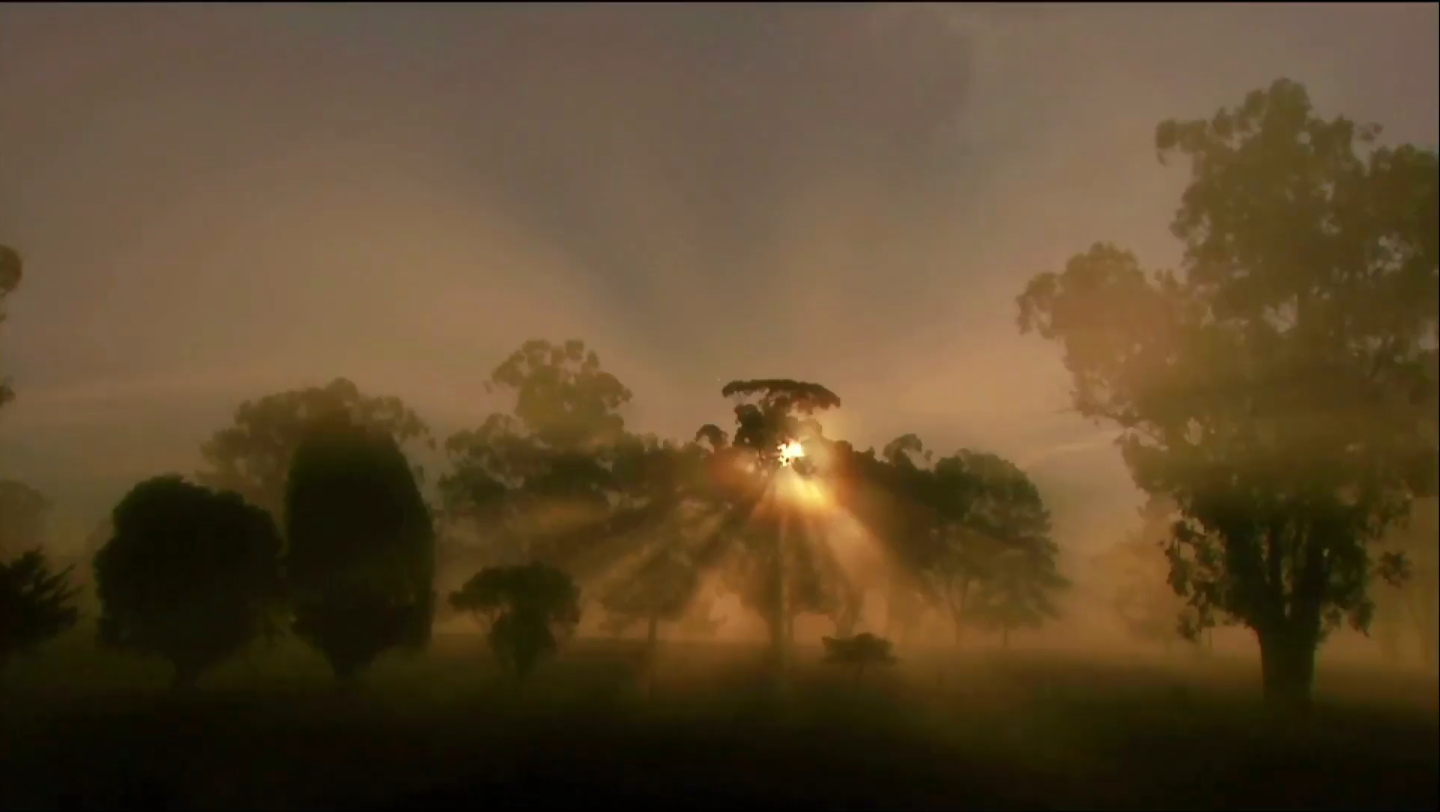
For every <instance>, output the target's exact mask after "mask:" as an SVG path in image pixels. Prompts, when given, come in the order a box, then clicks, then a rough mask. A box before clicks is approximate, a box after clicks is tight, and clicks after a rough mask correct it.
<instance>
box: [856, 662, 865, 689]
mask: <svg viewBox="0 0 1440 812" xmlns="http://www.w3.org/2000/svg"><path fill="white" fill-rule="evenodd" d="M864 676H865V663H863V662H862V663H858V664H856V666H855V684H856V685H859V684H860V680H861V678H863V677H864Z"/></svg>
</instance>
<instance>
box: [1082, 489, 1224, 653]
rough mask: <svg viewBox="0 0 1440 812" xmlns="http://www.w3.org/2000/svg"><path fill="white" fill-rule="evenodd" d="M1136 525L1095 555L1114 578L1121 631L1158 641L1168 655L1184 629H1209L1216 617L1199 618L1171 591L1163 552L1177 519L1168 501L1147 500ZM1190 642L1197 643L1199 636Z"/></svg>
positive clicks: (1114, 601)
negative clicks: (1134, 528) (1138, 524)
mask: <svg viewBox="0 0 1440 812" xmlns="http://www.w3.org/2000/svg"><path fill="white" fill-rule="evenodd" d="M1140 517H1141V525H1140V528H1139V529H1138V530H1137V531H1135V532H1132V533H1130V534H1128V535H1126V536H1125V537H1124V538H1123V539H1121V540H1120V541H1118V542H1116V543H1115V544H1113V545H1111V546H1110V548H1109V549H1107V550H1105V551H1104V552H1103V553H1102V554H1101V555H1100V556H1098V560H1099V563H1101V564H1102V565H1104V566H1105V567H1106V568H1107V570H1108V571H1109V572H1110V574H1111V575H1112V576H1113V578H1114V584H1115V591H1114V593H1113V594H1112V596H1111V608H1112V609H1113V610H1114V611H1115V615H1116V617H1117V619H1119V621H1120V623H1121V625H1122V626H1124V628H1125V630H1126V631H1127V632H1128V633H1129V634H1130V635H1131V636H1132V637H1134V638H1135V639H1136V640H1137V641H1140V642H1144V643H1149V644H1156V645H1160V646H1162V647H1163V648H1164V649H1165V652H1166V653H1167V654H1168V653H1169V652H1170V650H1171V646H1172V645H1173V644H1174V643H1175V642H1176V641H1184V640H1186V636H1185V634H1184V633H1183V632H1184V630H1185V629H1190V628H1193V629H1197V630H1198V629H1203V630H1205V632H1206V634H1207V637H1206V641H1208V640H1209V637H1208V634H1209V633H1210V630H1211V627H1213V626H1214V625H1216V619H1215V618H1213V617H1211V618H1200V617H1197V616H1196V615H1195V610H1194V608H1193V607H1191V606H1190V605H1189V602H1188V601H1186V599H1185V598H1184V597H1182V596H1180V595H1177V594H1176V593H1175V590H1174V588H1172V587H1171V586H1170V583H1169V580H1168V576H1169V572H1170V561H1169V558H1168V556H1167V555H1166V549H1167V548H1168V546H1169V542H1170V534H1171V525H1172V524H1173V523H1174V520H1175V519H1176V518H1177V514H1176V512H1175V507H1174V505H1173V504H1171V503H1169V502H1168V501H1167V500H1163V499H1150V500H1149V501H1148V502H1147V503H1146V504H1145V506H1144V507H1142V508H1141V509H1140ZM1190 642H1196V643H1198V642H1200V641H1199V640H1198V639H1196V640H1191V641H1190Z"/></svg>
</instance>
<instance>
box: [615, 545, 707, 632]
mask: <svg viewBox="0 0 1440 812" xmlns="http://www.w3.org/2000/svg"><path fill="white" fill-rule="evenodd" d="M618 580H619V583H618V584H616V585H614V586H613V587H611V588H610V589H609V590H608V591H606V592H605V594H604V595H603V596H602V597H601V598H600V606H601V607H602V608H603V609H604V610H605V614H606V616H607V617H610V618H614V622H613V623H610V624H607V625H608V626H609V627H610V628H611V629H612V630H616V633H617V634H623V633H624V630H625V629H626V628H628V627H629V626H631V625H633V624H634V623H637V622H643V623H645V624H646V638H645V639H646V643H647V645H648V646H649V647H650V648H651V649H652V650H653V649H654V648H655V646H656V645H657V644H658V642H659V639H660V624H661V623H662V622H667V623H673V622H675V621H678V620H680V618H682V617H683V616H684V615H685V612H686V610H687V609H688V608H689V606H690V602H691V600H693V599H694V597H695V594H696V593H697V592H698V591H699V588H700V574H699V572H698V570H697V569H696V567H695V566H694V564H693V563H692V562H691V561H689V560H688V558H687V556H686V555H685V554H684V551H683V550H681V549H677V547H675V546H665V547H661V548H660V549H659V550H657V551H656V552H654V553H652V554H651V555H650V556H649V559H648V560H645V561H642V562H641V563H640V565H639V566H638V567H636V568H635V569H634V570H633V571H631V572H627V573H624V574H623V575H622V576H621V577H620V578H619V579H618Z"/></svg>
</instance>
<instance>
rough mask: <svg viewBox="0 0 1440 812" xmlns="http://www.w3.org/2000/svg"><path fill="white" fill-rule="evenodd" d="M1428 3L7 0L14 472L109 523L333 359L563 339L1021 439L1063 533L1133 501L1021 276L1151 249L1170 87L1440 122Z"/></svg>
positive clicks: (447, 410) (700, 378) (688, 403)
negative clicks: (24, 1) (1273, 91)
mask: <svg viewBox="0 0 1440 812" xmlns="http://www.w3.org/2000/svg"><path fill="white" fill-rule="evenodd" d="M1436 8H1437V7H1436V6H1435V5H1434V4H1427V5H1420V4H1416V5H1408V6H1407V5H1390V4H1383V3H1367V4H1363V5H1361V4H1355V5H1347V4H1323V5H1321V4H1316V5H1307V4H1286V5H1271V6H1258V5H1245V4H1223V5H1222V4H1216V5H1179V4H1173V5H1172V4H1165V5H1156V6H1146V5H1131V4H1123V5H1120V4H1117V5H1089V6H1086V5H1069V4H1056V5H1048V4H1036V5H1028V6H1018V5H1017V6H1013V7H1011V6H1005V5H998V4H997V5H994V6H990V5H985V4H981V5H977V6H967V7H963V8H962V7H959V6H953V7H952V6H947V5H944V4H920V5H914V6H906V5H900V4H884V5H878V6H849V7H843V8H840V7H832V6H813V7H808V6H796V7H782V6H772V5H764V6H744V5H734V6H732V5H725V6H715V7H701V6H688V7H683V6H669V7H664V6H655V7H646V6H641V5H637V6H630V7H624V6H600V5H598V4H597V5H595V6H590V7H583V6H577V7H571V8H558V7H551V8H530V9H525V8H523V7H508V8H507V7H503V6H478V5H477V6H462V5H435V6H429V5H425V4H414V3H411V4H403V5H400V4H397V5H393V6H378V5H359V4H356V5H341V4H336V5H314V6H305V5H243V4H236V5H228V6H226V5H213V6H211V5H178V4H177V5H165V6H161V5H156V6H132V7H126V6H108V7H107V6H91V7H79V6H60V5H53V6H52V5H48V4H34V5H21V4H5V5H3V6H0V110H3V111H4V112H3V114H0V240H3V241H4V242H6V243H8V244H11V245H14V246H15V247H17V248H18V249H19V250H20V251H21V252H22V254H23V255H24V256H25V258H26V260H27V267H26V278H25V280H24V283H23V285H22V287H21V289H20V290H19V291H18V292H17V293H16V294H15V295H14V296H13V297H12V299H11V302H10V305H9V310H10V314H11V317H10V319H9V320H8V321H7V323H6V324H5V326H4V328H3V330H4V338H3V341H0V370H3V371H4V372H5V373H6V374H8V375H10V376H11V377H12V378H13V381H14V385H15V387H16V390H17V393H18V399H17V400H16V401H15V403H14V404H13V406H12V407H10V408H7V410H6V413H5V417H4V419H3V421H0V474H3V475H8V476H18V477H21V478H24V479H27V480H28V481H31V482H33V483H34V484H36V485H39V486H40V487H42V488H43V489H45V490H46V491H48V492H49V493H51V494H52V495H53V496H54V498H55V500H56V501H57V503H58V504H59V506H60V507H61V508H62V509H64V510H68V511H69V512H70V514H71V515H72V516H79V517H80V518H79V521H83V522H91V521H93V520H94V519H96V518H98V517H99V515H100V513H101V512H103V511H104V510H105V509H106V508H107V506H108V504H109V503H110V502H112V501H113V500H114V499H115V498H118V496H119V495H120V493H121V492H122V491H123V490H124V488H125V487H127V486H128V485H129V484H130V483H132V482H134V481H135V480H137V479H139V478H143V477H145V476H149V475H152V474H155V473H160V472H163V471H167V470H179V471H185V472H188V471H191V470H193V469H194V468H195V467H196V466H197V465H198V455H197V452H196V449H197V447H198V445H199V443H200V442H201V441H202V440H203V439H204V438H205V437H206V436H207V435H208V434H209V433H210V432H211V431H212V430H214V429H215V428H218V427H219V426H221V425H223V424H224V423H225V422H227V420H228V418H229V414H230V412H231V410H232V409H233V407H234V406H235V405H236V404H237V403H238V402H239V401H241V400H243V399H245V398H247V397H252V396H257V395H261V394H265V393H268V392H271V391H276V390H280V389H285V388H290V387H294V386H297V385H301V384H307V383H324V382H326V381H328V380H329V379H330V378H333V377H335V376H336V375H347V376H349V377H351V378H353V379H354V380H355V381H356V382H357V383H359V384H360V385H361V387H362V388H364V389H366V390H369V391H373V392H377V393H394V394H399V395H401V396H403V397H404V398H406V399H407V400H408V401H410V402H411V404H412V405H413V406H415V407H416V408H417V409H418V410H419V411H420V412H421V413H422V414H424V415H425V416H426V417H428V418H429V419H430V421H431V422H432V424H434V426H435V427H436V429H437V430H438V431H439V432H441V433H442V434H443V433H447V432H448V431H451V430H454V429H456V428H460V427H463V426H465V425H467V424H471V423H476V422H478V421H479V420H480V419H481V418H482V417H483V415H484V414H485V413H487V412H488V411H489V410H490V408H491V404H489V403H487V402H485V400H484V397H483V394H482V387H481V385H482V382H483V380H484V378H485V377H486V376H487V375H488V373H489V371H490V369H491V368H492V367H493V366H494V365H495V364H496V363H497V362H498V361H499V360H500V359H501V358H502V357H503V356H504V355H506V354H507V353H508V352H509V351H510V350H511V349H513V348H514V347H515V346H517V345H518V344H519V343H520V342H521V341H523V340H525V339H527V338H531V337H549V338H553V339H563V338H568V337H572V336H574V337H581V338H584V339H586V340H587V341H588V342H590V343H591V344H592V346H594V347H595V348H596V349H597V350H598V351H599V352H600V353H601V356H602V358H603V360H604V361H605V363H606V365H607V366H608V367H609V368H611V369H612V370H613V371H615V372H616V373H618V374H619V375H620V376H621V377H622V379H623V380H625V381H626V382H627V383H628V384H629V385H630V386H631V388H632V389H633V390H634V391H635V393H636V403H635V406H634V408H633V410H632V415H631V421H632V425H634V426H636V427H638V428H642V429H651V430H656V431H660V432H663V433H668V434H671V435H676V436H688V435H689V434H690V433H691V432H693V430H694V427H695V426H697V425H698V424H700V423H703V422H708V421H714V420H724V419H725V418H726V417H727V416H728V414H727V411H726V410H727V404H726V402H725V401H723V400H722V399H721V398H720V397H719V388H720V386H721V385H722V384H723V383H724V382H725V381H728V380H730V379H732V378H741V377H793V378H802V379H807V380H813V381H818V382H821V383H824V384H825V385H827V386H829V387H830V388H831V389H833V390H835V391H836V392H837V393H839V394H840V396H841V397H842V399H843V400H844V402H845V408H844V410H843V412H842V413H841V414H840V415H839V416H838V417H837V418H836V419H835V420H833V421H831V430H832V432H833V433H838V434H841V435H845V436H848V437H851V438H854V439H856V440H857V441H858V442H859V443H861V444H868V443H877V444H879V443H883V442H884V441H885V440H887V439H888V438H890V437H892V436H894V435H897V434H900V433H903V432H908V431H914V432H916V433H918V434H920V435H921V436H922V437H923V438H925V439H926V440H927V441H928V442H929V443H930V444H931V445H932V446H934V447H936V448H937V449H938V450H940V451H947V452H948V451H950V450H952V449H954V448H956V447H959V446H961V445H969V446H974V447H980V448H986V449H990V450H995V451H998V452H1001V453H1004V454H1006V455H1008V456H1011V457H1012V458H1014V459H1015V460H1016V461H1018V462H1020V463H1022V464H1026V465H1030V466H1031V467H1032V469H1033V470H1034V471H1035V472H1036V475H1037V477H1039V478H1041V480H1042V485H1043V486H1044V487H1045V488H1046V492H1047V495H1048V496H1050V497H1051V498H1052V500H1053V501H1055V502H1056V503H1057V505H1059V506H1062V507H1061V509H1059V511H1058V512H1059V515H1057V518H1058V519H1061V520H1063V521H1065V522H1068V523H1069V524H1068V525H1065V526H1062V527H1060V528H1059V529H1060V531H1061V533H1060V535H1061V538H1062V540H1063V539H1064V538H1065V537H1066V536H1067V535H1070V536H1079V535H1084V533H1085V530H1084V529H1085V528H1087V527H1091V526H1095V525H1097V524H1104V523H1107V522H1110V521H1111V520H1113V519H1115V517H1116V516H1117V514H1119V516H1120V519H1121V520H1128V514H1125V513H1124V511H1125V510H1126V505H1127V504H1128V503H1129V500H1130V499H1131V496H1130V495H1128V494H1127V493H1126V492H1125V488H1126V486H1125V477H1124V473H1123V470H1122V469H1121V468H1120V466H1119V463H1118V458H1117V455H1116V454H1115V452H1114V451H1113V450H1112V449H1110V448H1109V447H1108V446H1107V445H1106V444H1105V442H1104V438H1103V436H1097V435H1096V433H1095V430H1094V429H1093V428H1091V427H1088V426H1087V425H1086V424H1084V423H1083V422H1080V421H1079V420H1078V419H1077V418H1075V417H1074V416H1073V415H1067V414H1066V413H1065V407H1066V405H1067V398H1066V391H1067V381H1066V378H1065V375H1064V372H1063V370H1062V368H1061V366H1060V364H1059V360H1058V354H1057V353H1056V351H1055V350H1054V349H1053V348H1051V347H1048V346H1046V345H1044V344H1043V343H1041V342H1040V341H1039V340H1038V339H1034V338H1024V337H1021V336H1019V335H1018V333H1017V332H1016V330H1015V327H1014V306H1013V297H1014V296H1015V295H1016V294H1017V293H1018V292H1019V290H1020V289H1021V287H1022V286H1023V284H1024V282H1025V281H1026V279H1028V278H1029V277H1030V276H1031V275H1033V274H1035V273H1038V272H1042V271H1047V270H1057V269H1059V268H1060V266H1061V265H1062V263H1063V262H1064V260H1065V259H1066V258H1067V257H1068V256H1069V255H1071V254H1073V253H1075V252H1077V251H1080V250H1083V249H1085V248H1086V247H1088V245H1089V244H1090V243H1091V242H1093V241H1095V240H1100V239H1112V240H1116V241H1118V242H1121V243H1124V244H1127V245H1129V246H1132V247H1134V248H1135V249H1137V250H1138V251H1140V252H1141V255H1142V258H1144V259H1145V260H1147V261H1149V262H1154V263H1162V262H1170V261H1173V258H1174V255H1175V247H1174V244H1173V240H1171V238H1170V237H1169V235H1168V233H1167V231H1166V223H1167V221H1168V218H1169V216H1170V214H1171V212H1172V211H1173V209H1174V207H1175V204H1176V202H1177V197H1176V195H1177V193H1178V191H1179V189H1180V188H1181V185H1182V184H1183V181H1184V176H1183V172H1182V171H1180V170H1173V169H1172V170H1167V169H1164V168H1162V167H1160V166H1159V165H1158V164H1157V162H1156V160H1155V156H1154V151H1153V148H1152V142H1151V139H1152V134H1153V128H1154V125H1155V123H1156V122H1158V121H1159V120H1161V119H1163V118H1166V117H1170V116H1182V117H1190V116H1197V115H1206V114H1209V113H1211V112H1213V111H1214V110H1215V109H1216V108H1218V107H1219V106H1221V105H1225V104H1230V103H1234V102H1236V101H1238V100H1239V99H1240V98H1241V97H1242V96H1243V95H1244V93H1245V92H1247V91H1249V90H1251V89H1254V88H1257V87H1261V86H1264V85H1267V84H1268V83H1269V82H1270V81H1272V80H1273V79H1275V78H1277V77H1279V76H1282V75H1283V76H1288V77H1291V78H1294V79H1297V80H1299V81H1302V82H1304V83H1305V84H1306V85H1307V86H1308V87H1309V89H1310V91H1311V94H1312V97H1313V98H1314V100H1315V102H1316V104H1317V106H1319V107H1320V108H1321V110H1322V112H1326V113H1335V112H1343V113H1346V114H1348V115H1351V116H1354V117H1357V118H1361V119H1369V120H1375V121H1379V122H1381V123H1382V124H1385V125H1386V127H1387V132H1388V134H1389V135H1390V136H1391V137H1392V138H1394V139H1397V140H1407V141H1419V142H1422V143H1425V144H1434V143H1435V142H1436V130H1437V124H1436V122H1437V119H1440V113H1437V97H1440V90H1437V78H1436V77H1437V74H1440V59H1437V44H1436V43H1437V35H1436V31H1437V13H1436ZM1066 511H1068V512H1066Z"/></svg>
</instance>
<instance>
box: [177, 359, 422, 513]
mask: <svg viewBox="0 0 1440 812" xmlns="http://www.w3.org/2000/svg"><path fill="white" fill-rule="evenodd" d="M339 414H343V415H347V416H348V417H349V418H350V419H351V420H353V421H355V422H356V423H358V424H360V425H365V426H369V427H372V428H374V429H376V430H378V431H381V432H384V433H386V434H388V435H390V436H391V437H392V438H394V440H395V442H396V443H398V444H400V445H402V446H403V445H404V444H406V443H409V442H412V441H413V442H416V443H420V444H425V445H428V446H430V447H433V446H434V443H433V441H432V440H431V439H430V431H429V429H428V428H427V427H426V426H425V423H424V422H423V421H422V420H421V419H420V416H419V415H417V414H416V413H415V412H414V411H413V410H411V409H410V407H408V406H406V405H405V403H404V402H403V401H401V400H400V399H399V398H397V397H373V396H369V395H365V394H364V393H362V392H361V391H360V389H359V387H357V386H356V385H355V384H354V383H352V382H351V381H349V380H348V379H346V378H336V379H335V380H333V381H331V382H330V383H329V384H328V385H326V386H323V387H318V386H312V387H306V388H303V389H296V390H293V391H289V392H279V393H276V394H272V395H266V396H265V397H262V398H259V399H258V400H247V401H245V402H244V403H242V404H240V406H239V408H237V409H236V410H235V422H234V425H232V426H230V427H228V428H225V429H221V430H220V431H217V432H215V434H214V435H213V436H212V437H211V438H210V439H209V440H208V441H207V442H206V443H205V444H204V446H202V448H201V455H202V456H203V457H204V458H205V462H206V463H207V464H208V465H209V466H210V467H209V469H208V470H206V471H201V472H200V473H199V474H197V475H196V479H197V480H198V481H199V482H201V483H202V484H205V485H208V486H210V487H212V488H216V489H224V490H232V491H235V492H236V493H239V494H240V495H242V496H244V497H245V498H246V499H247V500H248V501H249V502H250V503H251V504H254V505H259V506H260V507H262V508H264V509H265V510H267V511H269V513H270V515H271V516H274V517H275V520H276V521H277V522H283V521H284V518H283V514H282V511H281V508H282V507H283V506H284V502H285V477H286V475H287V473H288V472H289V471H290V463H291V460H292V459H293V458H294V456H295V450H296V448H297V447H298V446H299V444H300V442H301V440H302V439H303V438H304V437H305V436H306V433H307V432H308V431H309V429H310V427H311V426H313V425H314V424H315V423H316V422H317V421H320V420H322V419H324V418H326V417H329V416H334V415H339ZM415 474H416V477H417V478H419V479H421V480H422V481H423V471H422V470H421V469H420V468H419V467H418V466H417V467H416V469H415Z"/></svg>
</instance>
